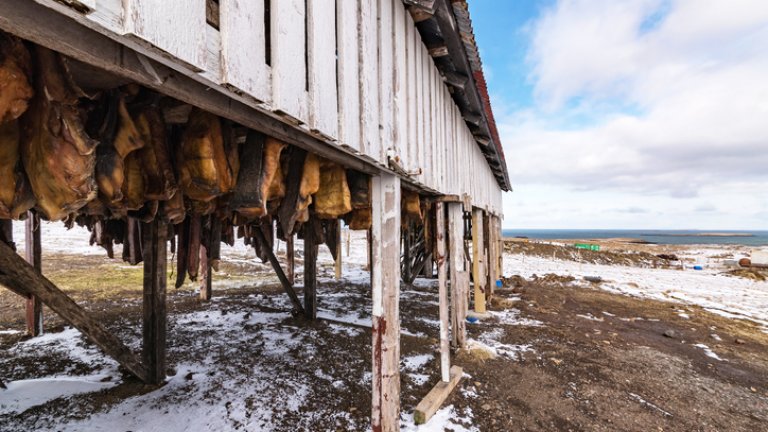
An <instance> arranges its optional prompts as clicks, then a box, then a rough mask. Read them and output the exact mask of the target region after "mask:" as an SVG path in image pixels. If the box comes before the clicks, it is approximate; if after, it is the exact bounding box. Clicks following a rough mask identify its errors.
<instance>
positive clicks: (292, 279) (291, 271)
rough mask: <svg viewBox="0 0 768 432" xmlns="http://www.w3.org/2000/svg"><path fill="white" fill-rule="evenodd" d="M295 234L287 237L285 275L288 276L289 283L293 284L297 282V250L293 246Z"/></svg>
mask: <svg viewBox="0 0 768 432" xmlns="http://www.w3.org/2000/svg"><path fill="white" fill-rule="evenodd" d="M293 239H294V236H293V235H292V234H291V235H287V237H286V238H285V260H286V263H285V270H286V271H285V276H286V277H287V278H288V283H290V284H291V286H293V285H294V284H295V283H296V252H295V249H294V246H293Z"/></svg>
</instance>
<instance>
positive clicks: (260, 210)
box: [231, 131, 286, 220]
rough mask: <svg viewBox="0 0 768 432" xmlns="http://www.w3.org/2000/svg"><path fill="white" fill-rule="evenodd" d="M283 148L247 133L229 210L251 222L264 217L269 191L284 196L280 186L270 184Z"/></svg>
mask: <svg viewBox="0 0 768 432" xmlns="http://www.w3.org/2000/svg"><path fill="white" fill-rule="evenodd" d="M285 146H286V145H285V144H284V143H282V142H280V141H278V140H276V139H273V138H265V137H264V135H262V134H260V133H258V132H255V131H248V136H247V137H246V140H245V145H244V146H243V149H242V157H241V161H240V173H239V175H238V179H237V186H236V187H235V193H234V196H233V197H232V202H231V208H232V210H234V211H236V212H237V213H239V214H240V215H241V216H243V217H244V218H246V219H248V220H253V219H256V218H259V217H262V216H264V215H266V214H267V202H268V201H269V199H270V191H272V192H274V193H278V194H279V193H281V192H282V194H283V195H284V194H285V190H284V187H282V188H281V187H280V186H279V185H278V186H275V187H273V185H272V183H273V181H274V180H275V177H276V174H277V173H278V171H279V169H280V154H281V152H282V151H283V149H284V148H285ZM281 183H282V182H281Z"/></svg>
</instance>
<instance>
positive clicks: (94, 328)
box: [0, 242, 147, 382]
mask: <svg viewBox="0 0 768 432" xmlns="http://www.w3.org/2000/svg"><path fill="white" fill-rule="evenodd" d="M0 284H2V285H5V286H8V287H9V288H11V290H12V291H14V292H16V293H19V294H21V295H25V296H29V295H35V296H37V297H38V298H39V299H40V300H41V301H42V302H43V303H45V305H46V306H48V307H49V308H50V309H51V310H52V311H54V312H55V313H57V314H59V316H61V318H62V319H64V321H66V322H67V323H69V324H70V325H72V326H73V327H75V328H76V329H78V330H80V331H81V332H82V333H83V334H84V335H85V336H86V337H87V338H88V339H90V340H91V341H92V342H93V343H95V344H96V345H97V346H98V347H99V348H101V349H102V350H103V351H104V352H105V353H106V354H107V355H109V356H110V357H112V358H113V359H115V360H116V361H117V362H118V363H119V364H120V365H122V366H123V367H125V368H126V369H127V370H128V371H130V372H131V373H132V374H134V375H135V376H136V377H138V378H139V379H140V380H142V381H145V382H147V370H146V369H145V367H144V366H143V365H142V364H141V361H139V359H138V358H137V357H136V356H135V355H134V354H133V353H132V352H131V350H130V348H128V347H127V346H125V344H123V343H122V342H121V341H120V339H118V338H117V337H116V336H115V335H114V334H113V333H112V332H110V331H108V330H107V329H106V328H104V326H102V325H101V323H99V322H98V321H97V320H96V319H95V318H93V317H92V316H91V314H90V313H89V312H87V311H86V310H84V309H83V308H82V307H80V306H78V305H77V303H75V302H74V301H73V300H72V299H71V298H69V296H67V294H65V293H64V292H63V291H61V290H60V289H59V288H58V287H56V285H54V284H53V283H52V282H51V281H49V280H48V279H46V278H45V277H44V276H43V275H41V274H40V272H38V271H36V270H35V268H34V267H32V266H31V265H30V264H29V263H27V262H26V261H25V260H24V259H23V258H22V257H20V256H19V255H18V254H16V252H15V251H14V250H13V249H12V248H11V247H10V246H8V245H7V244H6V243H4V242H0Z"/></svg>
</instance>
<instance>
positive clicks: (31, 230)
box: [24, 210, 43, 337]
mask: <svg viewBox="0 0 768 432" xmlns="http://www.w3.org/2000/svg"><path fill="white" fill-rule="evenodd" d="M24 234H25V244H26V247H25V250H24V252H25V255H26V259H27V262H28V263H30V264H32V267H34V268H35V270H37V271H38V272H42V271H43V267H42V249H41V241H40V216H38V215H37V213H36V212H34V211H31V210H30V211H28V212H27V220H26V222H25V233H24ZM26 316H27V334H29V335H30V336H32V337H35V336H40V335H41V334H43V304H42V303H41V302H40V299H38V298H37V297H35V296H29V297H27V314H26Z"/></svg>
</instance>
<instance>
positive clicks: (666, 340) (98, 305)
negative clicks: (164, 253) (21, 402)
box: [0, 257, 768, 431]
mask: <svg viewBox="0 0 768 432" xmlns="http://www.w3.org/2000/svg"><path fill="white" fill-rule="evenodd" d="M243 269H246V270H248V272H247V273H248V275H249V276H248V277H249V278H252V280H254V279H253V278H255V277H258V278H260V279H264V278H265V277H269V276H267V275H268V274H269V271H268V268H267V267H265V266H260V265H255V264H248V263H239V264H237V265H233V266H232V267H225V268H224V269H222V273H223V274H224V275H226V274H230V273H231V274H235V273H238V272H239V271H241V270H243ZM44 271H45V272H46V274H48V275H49V277H50V278H51V279H52V280H54V282H57V283H59V284H60V285H61V286H62V287H63V288H64V289H66V290H68V291H69V292H70V293H71V294H72V295H73V296H74V297H75V298H76V299H77V300H78V302H79V303H80V304H82V305H84V306H85V307H86V308H87V309H88V310H90V311H92V313H93V314H94V316H96V317H98V318H99V319H100V320H101V321H102V322H103V323H104V324H105V325H106V326H108V327H109V328H110V329H112V330H113V331H114V332H115V333H117V334H118V335H119V336H120V337H121V338H122V339H123V340H126V341H131V342H130V343H131V346H132V347H133V348H134V349H138V348H139V340H140V334H141V333H140V327H139V323H140V314H141V308H140V298H141V291H140V289H139V280H140V279H139V278H140V274H141V268H140V266H139V267H138V268H133V267H126V266H122V265H120V264H117V263H115V262H112V261H109V260H106V259H105V258H102V257H77V258H75V257H57V258H56V259H47V260H46V267H45V269H44ZM322 272H324V274H326V275H327V274H329V273H330V272H331V269H330V267H328V266H325V267H323V268H322ZM94 274H98V276H99V279H98V281H99V282H96V279H95V278H94ZM238 274H240V273H238ZM219 276H220V277H221V275H219ZM230 278H231V279H233V280H234V281H236V282H238V283H239V285H238V284H230V285H229V286H230V287H229V288H227V287H223V288H220V289H216V290H215V292H214V295H215V299H214V300H215V301H213V302H211V303H201V302H199V301H198V300H197V299H196V293H195V291H194V289H195V287H194V286H192V285H188V286H186V287H184V288H183V289H181V290H170V296H169V314H170V325H169V360H170V363H171V368H170V369H169V373H170V374H171V375H174V374H182V373H184V374H186V378H185V379H186V380H187V381H188V386H189V389H188V390H189V393H186V392H179V393H176V394H175V396H173V397H168V398H166V399H164V400H163V401H162V403H165V404H167V406H168V407H169V409H170V407H172V406H173V405H174V404H189V403H191V401H189V400H187V399H185V398H187V397H195V398H201V399H203V400H202V403H206V402H210V403H211V404H215V403H223V402H226V403H227V404H228V405H227V414H226V415H227V419H226V420H227V421H228V423H226V424H228V425H229V426H230V429H231V430H259V429H258V428H256V427H255V426H254V425H255V424H258V423H254V422H253V421H251V422H250V423H248V421H246V420H244V419H249V418H251V416H257V415H258V413H259V412H260V411H259V408H258V407H257V406H255V405H258V403H256V402H258V401H259V399H258V397H260V396H257V395H254V396H252V399H250V400H249V399H248V398H249V397H251V396H248V397H243V396H242V394H243V393H242V392H234V391H232V393H231V395H232V396H231V398H232V399H233V400H229V401H222V400H221V399H222V397H224V398H226V395H227V394H228V393H227V392H228V391H230V389H228V388H223V389H222V388H217V387H215V386H214V387H211V388H209V389H207V390H205V391H200V392H197V393H195V392H194V391H193V390H194V388H193V387H194V386H195V384H196V383H197V382H198V378H196V376H195V374H194V372H190V371H186V370H184V371H181V370H176V369H175V367H176V365H182V364H191V363H194V362H210V361H213V362H216V364H217V365H219V366H218V367H219V369H220V371H219V372H217V375H216V376H214V377H211V380H213V381H214V383H215V382H219V381H217V380H220V383H222V385H224V384H225V385H224V387H226V386H228V385H230V386H231V385H232V383H240V385H242V386H246V385H250V384H249V382H251V381H253V380H262V381H267V382H271V381H275V382H287V383H294V382H297V383H298V382H301V383H303V384H304V385H307V386H308V389H307V390H306V391H305V392H304V393H306V395H307V396H306V397H304V398H303V399H302V400H301V402H300V406H299V407H298V408H297V409H294V408H296V407H293V408H288V407H280V406H276V407H272V408H271V409H272V411H271V412H270V413H269V415H270V416H272V417H273V420H274V419H278V420H279V421H276V422H271V423H269V424H271V426H269V428H266V427H265V429H267V430H279V431H283V430H284V431H297V430H301V431H303V430H307V431H309V430H365V429H366V427H367V425H368V418H369V415H370V402H369V401H370V380H368V381H366V380H365V379H361V377H365V375H366V373H367V371H369V370H370V329H369V328H368V327H366V326H365V325H364V324H359V323H358V324H350V323H349V322H350V320H349V319H348V317H349V316H352V317H358V318H360V320H361V321H363V322H364V321H365V320H366V319H368V320H369V317H370V313H369V311H370V298H369V293H370V287H369V286H368V285H367V284H365V283H359V282H355V281H342V282H334V281H331V280H330V279H328V278H325V279H323V282H322V283H321V284H320V308H321V310H326V311H327V313H326V315H327V316H329V318H327V319H324V320H320V321H319V322H316V323H308V322H305V321H303V320H300V319H294V318H291V317H287V316H285V315H275V316H281V317H283V318H281V319H280V320H278V321H276V322H272V323H267V324H264V323H256V324H252V323H251V324H249V323H247V320H248V317H249V316H250V314H251V313H256V312H260V311H261V312H264V311H266V312H274V311H281V310H284V311H287V310H288V309H289V308H288V303H287V301H285V299H284V297H285V295H284V294H282V293H281V291H280V289H279V285H277V283H276V280H272V279H267V280H266V282H262V283H260V284H259V286H254V284H250V285H249V284H248V282H247V279H248V278H246V277H243V276H242V275H241V276H237V277H236V276H230ZM243 281H245V282H243ZM512 282H513V283H512V285H513V286H509V287H506V288H504V289H503V290H500V291H498V293H497V297H496V299H495V300H494V302H493V304H492V307H491V309H492V310H495V311H497V312H500V313H499V314H497V315H495V316H494V317H493V318H490V319H486V320H481V321H480V322H478V323H476V324H469V325H468V330H469V336H470V338H472V339H474V340H478V341H484V342H486V343H490V342H493V343H496V344H497V345H498V346H501V347H504V346H506V347H517V348H519V349H518V350H517V351H516V352H511V353H509V355H500V356H498V357H496V358H488V355H487V353H486V352H485V351H483V350H474V351H471V352H461V353H457V355H456V357H455V359H454V363H456V364H459V365H460V366H462V367H463V368H464V370H465V372H466V373H467V374H468V375H469V377H466V378H465V379H463V380H462V381H461V383H460V386H459V389H458V390H457V391H455V392H454V394H453V395H452V396H451V398H450V400H449V401H448V402H447V403H448V404H452V405H453V406H454V407H455V411H456V412H457V413H459V414H460V417H464V418H465V419H466V420H465V424H464V427H466V428H467V429H468V430H472V429H471V427H475V428H476V429H477V430H481V431H518V430H520V431H662V430H663V431H758V430H766V425H768V334H765V333H763V332H761V331H760V330H759V329H758V327H757V326H756V325H754V324H753V323H750V322H747V321H740V320H731V319H726V318H723V317H720V316H716V315H713V314H710V313H707V312H705V311H703V310H701V309H700V308H697V307H691V306H681V305H679V304H670V303H662V302H655V301H649V300H642V299H637V298H630V297H625V296H620V295H615V294H610V293H606V292H603V291H600V290H599V289H597V288H595V289H589V288H580V287H574V286H571V285H569V284H568V283H567V281H562V280H558V279H556V278H551V279H541V278H540V279H538V280H536V281H530V280H523V279H515V280H513V281H512ZM402 291H403V295H402V298H401V317H402V326H403V328H404V329H406V330H407V333H409V334H408V335H404V336H403V337H402V355H403V357H409V356H411V357H412V356H414V355H416V354H426V355H432V356H433V357H432V358H431V360H430V361H428V362H426V363H425V364H423V365H419V366H418V367H417V370H410V371H408V373H406V371H405V370H404V373H403V374H402V376H401V379H402V392H403V396H402V406H403V410H404V411H405V412H412V410H413V408H414V407H415V405H416V404H417V403H418V401H419V400H420V399H421V398H422V397H423V396H424V395H425V394H426V393H427V392H428V391H429V389H430V388H431V386H432V385H434V383H436V382H437V380H438V379H439V371H438V367H439V359H438V357H437V356H436V351H437V339H436V337H437V335H438V331H437V323H436V320H437V317H438V311H437V303H436V299H437V288H436V286H435V284H434V283H432V282H428V281H424V280H417V285H416V286H403V287H402ZM680 310H684V311H685V312H686V314H687V315H688V316H689V317H690V318H689V319H686V318H683V317H681V316H680ZM194 312H201V313H202V315H196V316H201V317H203V318H201V322H195V323H193V324H194V325H190V324H189V322H188V321H184V322H185V323H186V324H185V325H182V324H181V321H175V317H180V316H189V314H191V313H194ZM208 314H210V315H211V316H214V315H215V316H217V317H221V316H224V315H226V314H230V315H234V316H238V317H242V318H243V319H244V321H243V322H244V324H243V328H242V330H243V333H244V334H252V335H257V334H258V333H259V332H260V331H263V330H264V328H265V327H264V326H269V327H270V328H279V329H280V331H282V332H284V335H285V339H284V340H283V343H288V344H290V343H291V341H294V342H295V344H293V345H290V349H286V350H285V353H284V354H283V355H281V356H273V355H270V353H269V352H268V349H267V347H268V344H267V345H265V344H264V343H263V341H261V342H260V343H258V342H259V341H256V342H253V343H251V342H252V341H250V340H248V339H244V338H242V337H240V338H239V339H232V340H229V341H228V338H229V336H228V335H227V334H221V333H217V328H210V329H206V328H205V323H204V317H206V316H207V315H208ZM238 314H240V315H238ZM334 316H337V317H347V319H342V318H339V319H338V320H334V319H333V317H334ZM510 317H512V319H510ZM45 324H46V331H47V332H56V331H61V330H62V329H63V328H64V323H63V322H61V321H60V320H59V319H57V318H55V317H53V316H52V314H51V313H50V312H49V311H47V310H46V321H45ZM340 326H345V327H349V329H348V330H345V331H346V333H344V332H342V333H340V331H339V328H340ZM21 328H23V309H22V302H21V299H20V298H18V297H16V296H15V295H13V294H12V293H10V291H6V290H2V291H0V330H4V329H21ZM254 337H255V336H254ZM22 339H23V337H22V336H21V335H18V334H4V333H1V332H0V349H2V351H0V380H3V381H5V382H8V381H13V380H19V379H29V378H35V377H39V376H46V375H55V374H60V373H64V372H68V373H87V372H89V371H88V370H86V369H88V368H92V367H93V366H90V365H84V364H77V363H76V362H74V363H73V361H72V360H71V359H67V358H66V357H62V356H61V355H60V354H57V353H56V352H54V351H47V350H41V351H39V352H35V353H32V354H28V355H23V356H19V355H13V354H12V353H11V350H12V347H14V346H15V345H16V344H17V343H18V342H19V341H20V340H22ZM303 343H306V344H312V346H313V347H314V348H313V350H312V355H307V354H306V352H305V351H306V350H305V349H303V348H302V347H303V345H302V344H303ZM696 344H704V345H706V346H708V347H709V348H711V350H712V351H713V352H714V354H715V355H716V356H719V357H720V358H721V360H717V359H715V358H713V357H710V356H708V355H707V352H706V351H705V350H704V349H702V348H700V347H697V346H695V345H696ZM499 351H503V349H500V350H499ZM254 370H256V371H258V370H266V371H270V377H269V378H264V377H263V376H260V375H259V374H258V373H257V374H256V375H255V376H251V373H250V372H249V371H254ZM318 371H320V373H318ZM419 376H421V377H422V378H419V379H416V378H418V377H419ZM318 377H322V378H323V379H320V378H318ZM423 377H426V379H423ZM257 385H258V384H257ZM274 387H275V386H267V385H262V386H261V387H258V388H259V392H266V393H267V395H266V397H272V396H274V395H270V394H269V392H270V391H275V390H274V389H273V388H274ZM285 388H288V389H290V388H292V387H291V385H287V386H283V390H281V391H285ZM1 391H2V390H0V392H1ZM153 391H157V389H156V388H154V387H150V386H144V385H142V384H140V383H137V382H135V381H133V380H131V379H130V378H129V377H124V378H123V382H122V384H120V385H118V386H116V387H113V388H111V389H108V390H105V391H102V392H97V393H91V394H86V395H79V396H75V397H71V398H68V399H65V398H61V399H57V400H54V401H51V402H49V403H47V404H44V405H41V406H37V407H33V408H30V409H28V410H26V411H24V412H22V413H12V414H6V415H0V430H3V431H11V430H13V431H21V430H57V429H59V428H61V426H62V425H66V424H67V422H69V421H83V420H84V419H88V418H89V416H91V415H93V414H95V413H101V412H105V411H108V410H109V409H110V408H111V407H114V406H116V405H118V404H119V403H121V402H123V401H125V400H127V399H128V398H130V397H132V396H136V395H142V394H151V393H152V392H153ZM187 394H190V395H193V396H186V395H187ZM278 396H279V395H278ZM282 396H283V397H285V395H282ZM287 397H288V398H289V399H290V394H289V395H288V396H287ZM206 398H210V401H206V400H205V399H206ZM240 398H244V399H245V400H234V399H240ZM255 401H256V402H255ZM195 403H201V401H200V400H197V401H195ZM229 406H237V407H238V410H239V411H240V412H238V413H236V414H235V413H232V414H231V415H230V412H229ZM242 411H244V412H245V414H244V415H243V412H242ZM341 414H343V415H341ZM265 421H266V420H265ZM86 424H87V423H86ZM264 424H267V423H264ZM456 429H458V427H456ZM203 430H204V429H203Z"/></svg>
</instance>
